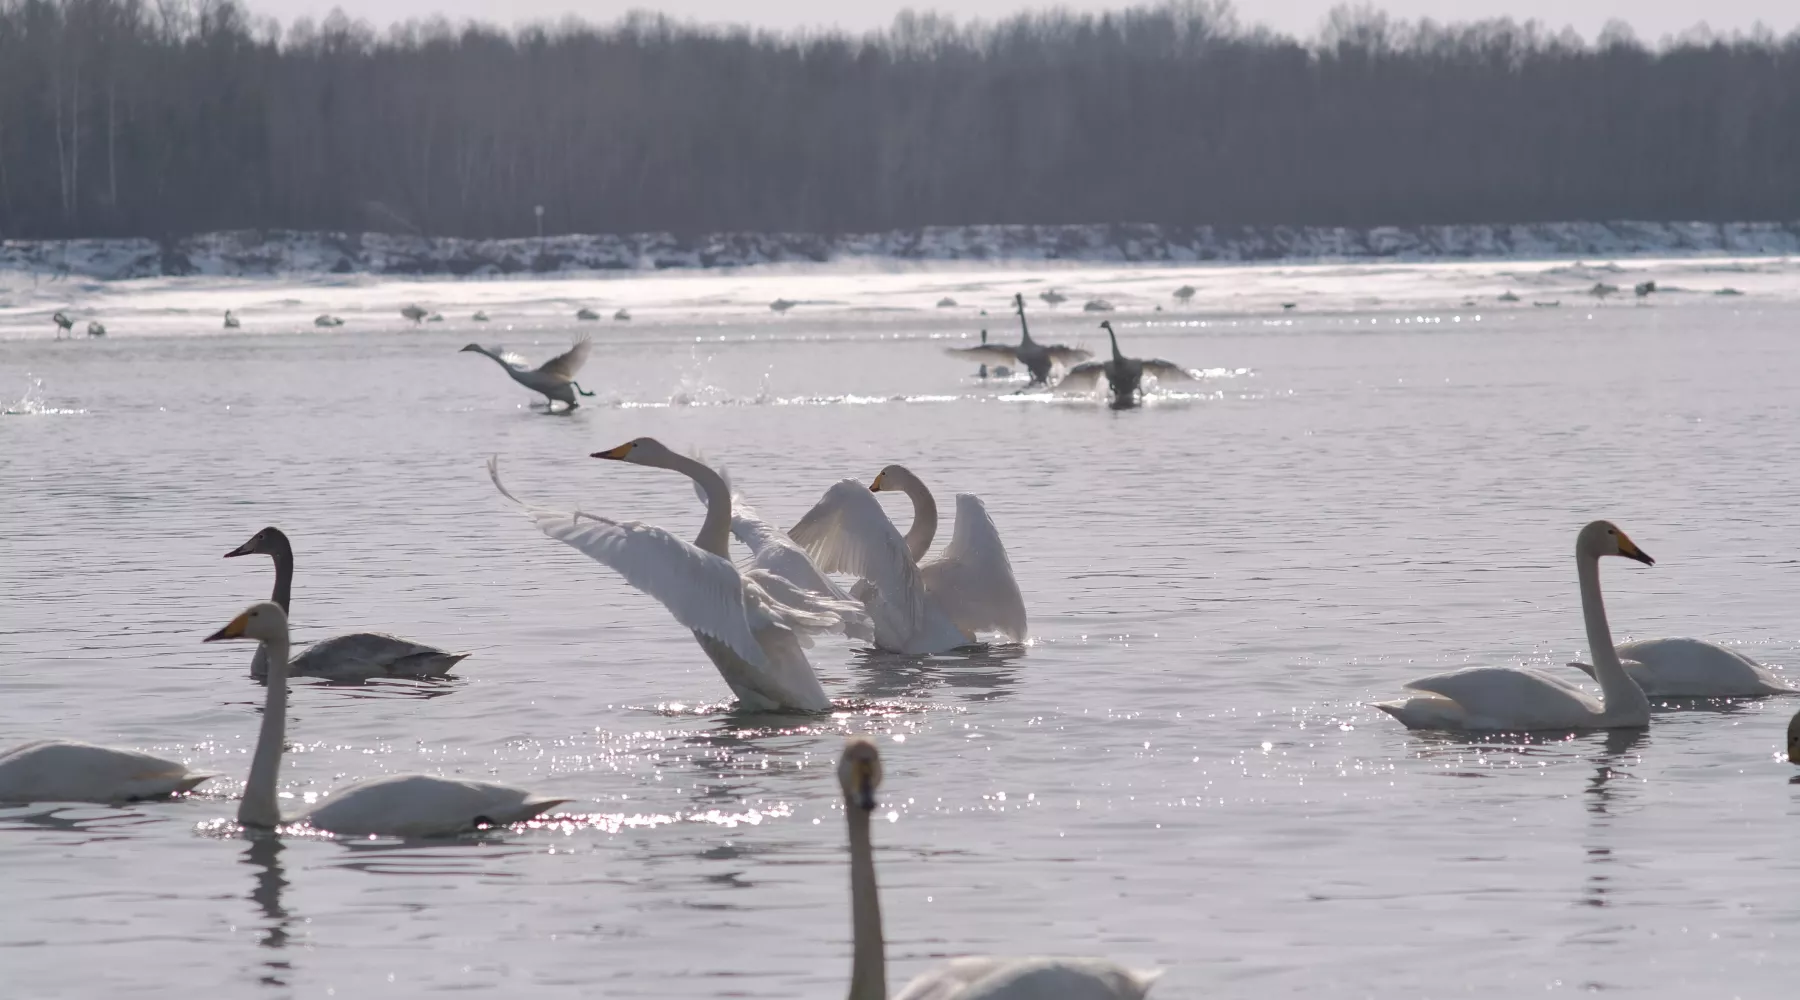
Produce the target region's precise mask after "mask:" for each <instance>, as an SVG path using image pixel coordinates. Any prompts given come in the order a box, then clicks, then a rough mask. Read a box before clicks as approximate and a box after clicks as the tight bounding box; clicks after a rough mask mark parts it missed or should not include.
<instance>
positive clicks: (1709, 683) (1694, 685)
mask: <svg viewBox="0 0 1800 1000" xmlns="http://www.w3.org/2000/svg"><path fill="white" fill-rule="evenodd" d="M1616 651H1617V652H1618V654H1619V659H1620V661H1621V662H1623V663H1624V664H1625V672H1626V673H1627V674H1630V675H1631V679H1632V680H1633V681H1635V682H1636V683H1637V686H1638V687H1640V688H1643V689H1644V693H1645V694H1647V695H1649V696H1650V697H1652V698H1754V697H1758V696H1760V695H1766V694H1800V688H1796V687H1794V685H1792V684H1789V683H1788V682H1787V681H1785V680H1782V679H1781V677H1779V676H1778V675H1776V674H1775V673H1774V672H1773V671H1771V670H1770V669H1769V668H1767V667H1765V666H1763V665H1762V664H1760V663H1758V662H1756V661H1755V660H1753V659H1751V658H1750V657H1748V656H1745V655H1744V654H1742V653H1739V652H1737V651H1735V650H1730V649H1726V648H1725V647H1723V646H1715V645H1713V644H1712V643H1710V642H1705V641H1702V640H1700V639H1685V638H1672V639H1639V640H1637V641H1636V642H1624V643H1620V644H1619V645H1618V647H1617V648H1616ZM1569 666H1571V667H1574V668H1576V669H1577V670H1580V671H1582V672H1584V673H1586V674H1587V675H1588V676H1589V677H1593V676H1595V674H1594V668H1593V665H1592V664H1588V663H1583V662H1581V661H1580V660H1575V661H1572V662H1571V663H1570V664H1569Z"/></svg>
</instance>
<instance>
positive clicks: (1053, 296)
mask: <svg viewBox="0 0 1800 1000" xmlns="http://www.w3.org/2000/svg"><path fill="white" fill-rule="evenodd" d="M1038 298H1040V299H1043V300H1044V302H1045V304H1046V305H1053V306H1060V305H1062V304H1063V303H1064V302H1067V301H1069V297H1068V296H1067V295H1064V294H1063V293H1061V292H1059V291H1057V290H1056V289H1054V288H1052V289H1048V290H1047V291H1042V292H1039V293H1038Z"/></svg>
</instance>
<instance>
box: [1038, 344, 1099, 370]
mask: <svg viewBox="0 0 1800 1000" xmlns="http://www.w3.org/2000/svg"><path fill="white" fill-rule="evenodd" d="M1044 353H1045V354H1048V355H1049V356H1050V360H1051V361H1054V362H1056V363H1057V364H1059V365H1063V366H1065V367H1066V366H1068V365H1072V364H1074V363H1075V362H1077V361H1086V360H1087V359H1089V358H1091V357H1093V356H1094V352H1093V351H1084V350H1082V349H1081V348H1079V347H1066V346H1064V345H1062V344H1046V345H1044Z"/></svg>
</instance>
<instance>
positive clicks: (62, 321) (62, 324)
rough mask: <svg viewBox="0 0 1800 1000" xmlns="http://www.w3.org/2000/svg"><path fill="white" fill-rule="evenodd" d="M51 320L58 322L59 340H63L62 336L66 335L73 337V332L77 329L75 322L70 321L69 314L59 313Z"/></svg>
mask: <svg viewBox="0 0 1800 1000" xmlns="http://www.w3.org/2000/svg"><path fill="white" fill-rule="evenodd" d="M50 318H51V319H53V320H55V321H56V336H57V338H58V339H61V337H62V335H63V334H65V333H68V334H70V335H71V336H73V333H72V331H73V329H74V327H75V321H74V320H72V319H70V318H69V317H68V315H67V314H65V313H63V312H61V311H58V312H57V314H56V315H54V316H52V317H50Z"/></svg>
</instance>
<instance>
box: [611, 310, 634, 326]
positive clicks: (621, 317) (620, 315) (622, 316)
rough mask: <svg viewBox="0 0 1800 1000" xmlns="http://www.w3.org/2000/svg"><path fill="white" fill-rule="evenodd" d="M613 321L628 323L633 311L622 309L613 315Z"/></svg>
mask: <svg viewBox="0 0 1800 1000" xmlns="http://www.w3.org/2000/svg"><path fill="white" fill-rule="evenodd" d="M613 319H615V320H617V321H619V322H621V323H623V322H626V321H627V320H629V319H631V310H629V309H621V310H619V311H618V312H616V313H613Z"/></svg>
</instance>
